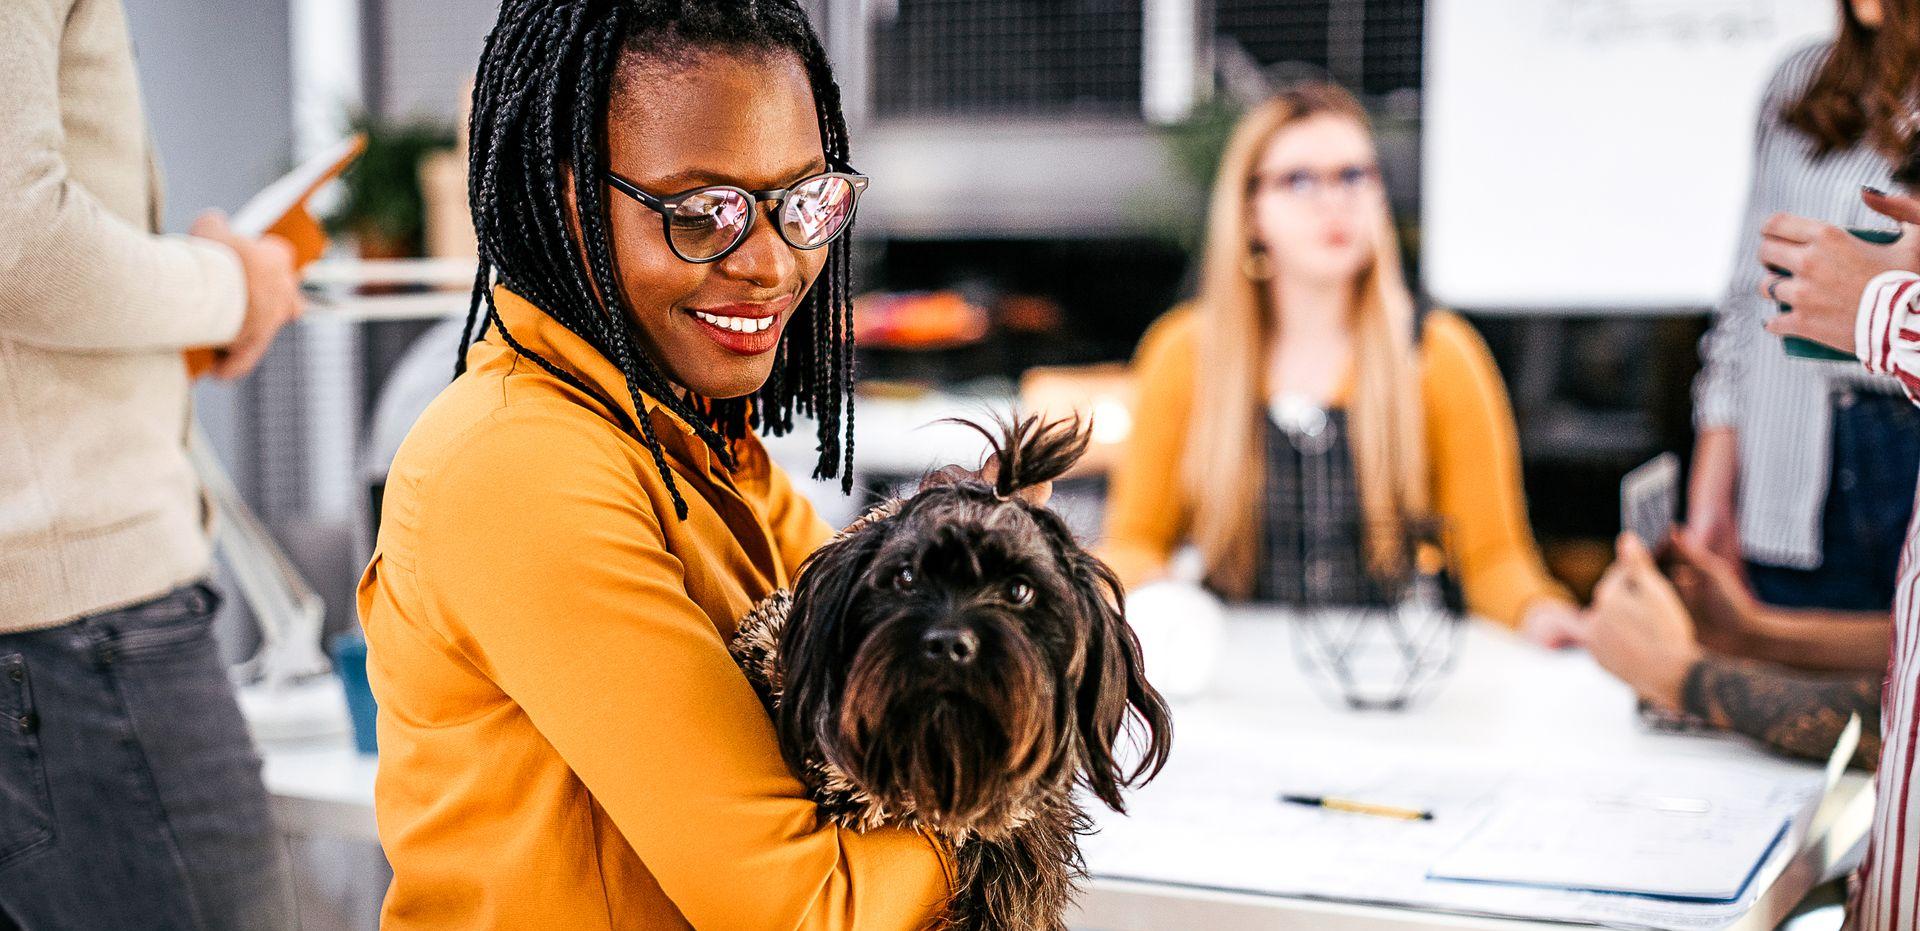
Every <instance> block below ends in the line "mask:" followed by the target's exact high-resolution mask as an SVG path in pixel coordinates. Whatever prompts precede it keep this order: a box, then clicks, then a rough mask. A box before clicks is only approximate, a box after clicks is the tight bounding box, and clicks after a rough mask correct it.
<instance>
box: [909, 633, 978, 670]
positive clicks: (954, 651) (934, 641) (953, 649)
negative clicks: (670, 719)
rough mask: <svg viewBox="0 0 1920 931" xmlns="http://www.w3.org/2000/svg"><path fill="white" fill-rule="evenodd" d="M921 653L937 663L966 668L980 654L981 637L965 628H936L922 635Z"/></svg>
mask: <svg viewBox="0 0 1920 931" xmlns="http://www.w3.org/2000/svg"><path fill="white" fill-rule="evenodd" d="M920 652H921V654H922V655H924V656H925V657H926V658H927V659H929V660H932V661H933V662H936V663H952V664H953V665H955V666H965V665H967V664H968V663H971V662H973V658H974V657H975V656H978V655H979V654H980V637H979V636H978V635H976V634H975V633H974V632H973V631H971V630H967V629H966V628H963V627H935V628H934V629H932V630H929V631H927V632H926V633H924V634H921V635H920Z"/></svg>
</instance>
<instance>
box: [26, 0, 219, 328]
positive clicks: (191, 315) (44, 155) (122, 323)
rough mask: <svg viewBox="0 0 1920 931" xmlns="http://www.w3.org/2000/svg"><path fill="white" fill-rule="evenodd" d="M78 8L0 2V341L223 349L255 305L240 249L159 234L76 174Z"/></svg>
mask: <svg viewBox="0 0 1920 931" xmlns="http://www.w3.org/2000/svg"><path fill="white" fill-rule="evenodd" d="M70 5H71V4H70V3H68V2H65V0H7V2H5V3H0V87H4V88H5V89H6V92H5V93H0V152H4V153H6V155H5V157H4V158H0V230H5V231H6V234H5V235H4V236H0V338H6V339H13V340H19V341H21V342H26V343H32V344H35V345H39V346H43V347H47V348H53V349H65V350H77V351H93V352H139V351H154V350H165V349H184V348H188V347H193V346H217V345H223V344H225V343H227V342H229V341H231V340H232V339H233V336H234V334H235V333H236V332H238V330H239V328H240V322H241V318H242V317H243V316H244V314H245V310H246V285H245V281H244V279H243V277H242V274H241V268H240V262H239V259H238V257H236V256H235V255H234V254H233V251H232V250H230V249H228V248H226V247H225V246H221V245H219V244H217V243H213V242H209V241H206V240H200V239H193V238H188V237H169V236H156V235H154V234H152V233H150V232H148V231H147V230H145V229H142V228H140V227H138V226H136V225H135V224H133V223H130V222H128V221H127V220H125V219H123V218H121V217H119V216H116V215H115V214H114V213H113V212H111V211H110V210H108V209H107V208H106V207H105V206H104V205H103V204H101V203H100V201H99V200H98V199H96V198H95V197H94V196H93V195H92V194H91V193H90V192H88V191H87V189H86V188H85V187H83V186H82V185H80V184H79V183H77V182H76V181H75V180H74V179H73V178H72V177H71V175H70V174H69V172H68V167H67V164H66V160H65V157H64V155H63V154H62V152H63V148H62V147H63V143H64V134H65V130H64V129H63V126H62V123H61V115H60V42H61V34H62V29H63V28H64V23H65V21H66V15H65V9H66V8H67V7H68V6H70ZM127 157H128V158H134V157H137V156H134V155H128V156H127ZM143 170H144V169H143Z"/></svg>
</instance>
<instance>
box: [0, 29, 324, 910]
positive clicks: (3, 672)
mask: <svg viewBox="0 0 1920 931" xmlns="http://www.w3.org/2000/svg"><path fill="white" fill-rule="evenodd" d="M160 198H161V193H160V185H159V181H158V174H157V171H156V169H155V166H154V160H153V157H152V146H151V143H150V141H149V138H148V135H147V127H146V119H145V116H144V114H143V112H142V109H141V102H140V89H139V85H138V82H137V80H136V77H135V73H134V66H133V53H132V45H131V40H130V39H129V37H128V33H127V26H126V19H125V13H124V11H123V10H122V8H121V4H120V0H4V2H0V928H9V927H16V926H17V927H22V928H136V927H137V928H221V929H225V928H285V927H292V926H293V923H294V919H293V915H292V910H291V900H290V894H289V891H288V890H289V882H288V874H287V869H286V865H285V859H284V854H283V853H282V852H281V849H280V844H279V843H278V841H277V839H276V837H275V836H274V834H273V830H272V823H271V819H270V818H269V816H268V812H267V798H266V792H265V789H264V787H263V786H262V784H261V781H260V760H259V757H258V754H257V753H256V752H255V750H254V748H253V746H252V743H251V742H250V740H249V738H248V735H247V732H246V729H245V723H244V721H243V720H242V719H241V716H240V712H239V708H238V705H237V704H236V702H235V700H234V696H233V693H232V689H231V687H230V686H229V685H228V682H227V678H226V674H225V669H224V668H223V666H222V665H221V663H220V660H219V657H218V655H217V652H216V650H215V645H214V641H213V638H212V636H211V631H210V626H211V623H212V617H213V612H214V609H215V607H216V605H217V603H218V600H219V599H218V596H217V595H216V594H215V592H214V591H213V589H212V588H210V587H209V586H208V583H207V581H206V580H207V578H208V575H209V572H210V563H211V556H210V545H209V541H208V534H207V515H208V509H207V507H206V505H205V503H204V499H203V496H202V494H201V490H200V488H199V486H198V483H197V481H196V480H195V477H194V473H193V470H192V467H191V466H190V465H189V463H188V460H187V456H186V450H185V442H186V436H187V430H188V424H189V422H190V420H191V411H190V408H189V395H188V386H189V381H190V378H189V374H188V371H187V365H186V362H185V358H184V355H183V353H184V352H185V351H186V350H188V349H194V348H210V349H214V350H216V353H215V359H216V361H215V363H214V368H213V374H215V375H218V376H222V377H228V378H231V377H237V376H239V375H242V374H244V373H246V372H247V371H248V370H250V369H251V368H252V367H253V366H254V364H255V363H257V362H258V361H259V359H260V358H261V356H262V355H263V354H264V353H265V352H266V350H267V348H268V346H269V345H270V344H271V342H272V340H273V338H274V334H275V333H276V331H278V330H279V329H280V327H281V326H282V325H283V324H284V323H286V322H287V321H288V320H290V319H292V318H293V317H295V316H297V315H298V314H299V312H300V310H301V299H300V292H299V285H298V281H297V279H296V277H295V274H294V269H293V261H292V254H291V251H290V249H289V248H288V247H287V245H286V243H284V242H281V241H279V240H277V239H271V238H269V239H264V240H252V239H246V238H242V237H239V236H236V235H235V234H234V233H233V232H232V231H231V230H229V229H228V228H227V225H226V223H225V221H224V219H222V218H220V217H219V216H217V215H209V216H207V217H203V218H202V219H201V220H200V221H199V222H198V223H197V224H195V226H194V228H193V230H192V234H193V235H189V236H163V235H160V234H159V233H158V228H159V220H158V218H159V216H160Z"/></svg>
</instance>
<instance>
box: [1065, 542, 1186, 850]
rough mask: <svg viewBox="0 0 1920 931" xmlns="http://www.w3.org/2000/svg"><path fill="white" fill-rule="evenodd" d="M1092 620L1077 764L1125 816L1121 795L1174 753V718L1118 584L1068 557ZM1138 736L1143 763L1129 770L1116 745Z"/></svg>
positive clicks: (1081, 558)
mask: <svg viewBox="0 0 1920 931" xmlns="http://www.w3.org/2000/svg"><path fill="white" fill-rule="evenodd" d="M1067 558H1068V561H1069V563H1070V565H1071V567H1072V573H1073V576H1074V589H1075V591H1077V592H1079V597H1080V599H1081V610H1082V613H1083V615H1084V616H1085V617H1086V618H1087V622H1088V625H1089V630H1088V631H1087V646H1086V662H1085V668H1084V669H1083V671H1082V673H1081V677H1080V689H1079V693H1078V694H1077V695H1076V696H1075V701H1076V703H1077V711H1078V717H1079V728H1080V753H1081V759H1080V766H1081V772H1082V778H1083V779H1084V780H1085V781H1086V785H1087V788H1088V789H1090V790H1091V791H1092V792H1093V794H1094V795H1095V796H1097V797H1099V799H1100V800H1101V801H1102V802H1105V803H1106V804H1107V807H1108V808H1111V809H1113V810H1114V811H1118V812H1125V811H1126V804H1125V803H1124V802H1123V801H1122V799H1121V797H1120V790H1121V789H1122V788H1124V787H1127V786H1133V785H1138V784H1140V783H1143V782H1146V781H1147V780H1149V779H1152V778H1153V777H1154V776H1156V775H1159V773H1160V769H1161V767H1163V766H1165V765H1166V763H1167V754H1168V752H1169V751H1171V750H1172V748H1173V715H1172V713H1171V712H1169V711H1168V710H1167V703H1166V700H1165V699H1163V698H1161V697H1160V693H1159V692H1158V691H1157V690H1155V689H1154V687H1153V685H1152V684H1151V683H1149V682H1148V681H1147V679H1146V676H1145V674H1144V673H1143V668H1144V665H1145V664H1144V663H1143V662H1142V660H1141V658H1140V641H1139V640H1138V639H1137V638H1136V637H1134V635H1133V628H1132V627H1129V626H1127V620H1126V617H1125V615H1124V613H1123V611H1124V605H1125V594H1124V593H1123V591H1122V589H1121V586H1120V579H1119V578H1118V577H1116V576H1115V575H1114V574H1113V570H1112V569H1110V568H1108V567H1107V564H1106V563H1103V562H1101V561H1100V560H1099V559H1097V558H1095V557H1094V556H1093V555H1091V554H1089V553H1086V552H1083V551H1075V552H1073V553H1072V554H1071V555H1070V556H1068V557H1067ZM1136 730H1137V731H1138V732H1140V733H1139V740H1138V741H1137V746H1138V748H1139V750H1140V752H1141V757H1140V761H1139V762H1138V763H1137V764H1135V765H1134V767H1133V769H1132V770H1131V771H1128V770H1127V769H1126V768H1125V765H1124V764H1123V763H1122V761H1121V760H1120V758H1119V755H1118V754H1117V753H1116V748H1115V744H1117V743H1119V742H1120V740H1121V738H1122V736H1123V735H1125V734H1128V733H1134V732H1136Z"/></svg>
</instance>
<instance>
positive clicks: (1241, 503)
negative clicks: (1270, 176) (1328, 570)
mask: <svg viewBox="0 0 1920 931" xmlns="http://www.w3.org/2000/svg"><path fill="white" fill-rule="evenodd" d="M1329 114H1331V115H1335V116H1341V117H1345V118H1349V119H1352V120H1353V121H1355V122H1356V123H1359V124H1360V126H1361V128H1362V129H1364V130H1366V131H1367V132H1368V133H1369V134H1371V132H1372V127H1371V123H1370V121H1369V120H1368V119H1367V114H1366V110H1365V109H1364V108H1362V107H1361V106H1360V103H1359V101H1357V100H1355V99H1354V98H1353V96H1352V95H1351V94H1348V93H1347V92H1346V91H1345V90H1343V89H1341V88H1340V87H1338V86H1336V85H1331V84H1308V85H1302V86H1300V87H1296V88H1293V89H1290V90H1287V91H1284V92H1282V93H1280V94H1279V95H1277V96H1275V97H1274V98H1272V99H1270V100H1268V101H1267V102H1265V103H1263V104H1261V105H1260V106H1258V107H1255V108H1254V109H1253V110H1251V111H1249V112H1248V113H1247V114H1246V115H1245V116H1244V117H1242V118H1241V120H1240V122H1239V125H1238V126H1236V127H1235V129H1234V132H1233V136H1232V138H1231V139H1230V140H1229V142H1228V144H1227V148H1226V152H1225V154H1224V155H1222V157H1221V159H1220V171H1219V174H1218V176H1217V177H1216V179H1215V181H1214V186H1213V195H1212V203H1211V205H1210V208H1209V212H1208V221H1207V241H1206V246H1205V251H1204V253H1203V255H1202V260H1201V261H1202V265H1201V278H1200V293H1199V300H1198V301H1197V303H1198V314H1199V316H1200V320H1199V324H1200V326H1199V328H1198V329H1199V334H1198V337H1199V338H1198V353H1199V358H1198V360H1197V361H1198V363H1199V365H1198V367H1197V369H1196V371H1198V372H1199V373H1200V375H1199V380H1198V383H1197V384H1196V385H1195V391H1194V406H1193V411H1192V416H1191V418H1190V420H1189V429H1188V433H1187V447H1186V450H1185V462H1184V466H1185V468H1184V469H1183V470H1182V472H1183V474H1184V475H1185V476H1186V480H1187V483H1188V487H1187V489H1186V491H1187V493H1188V500H1189V501H1191V502H1193V511H1192V516H1193V525H1192V536H1193V540H1194V542H1195V543H1196V544H1197V545H1198V546H1199V548H1200V552H1201V554H1202V555H1203V556H1204V557H1205V562H1206V572H1207V581H1208V583H1209V584H1210V585H1212V586H1213V587H1215V588H1216V589H1218V590H1219V591H1221V592H1223V593H1225V594H1228V595H1230V596H1236V597H1246V596H1247V595H1249V594H1251V592H1252V589H1253V579H1254V572H1255V568H1256V562H1257V560H1258V553H1259V539H1260V534H1261V533H1262V532H1263V530H1262V526H1263V521H1262V519H1261V517H1262V514H1263V512H1264V511H1265V504H1264V500H1263V499H1264V497H1265V495H1264V494H1263V488H1262V480H1263V478H1264V475H1265V466H1266V456H1265V438H1264V437H1265V433H1264V430H1265V425H1264V423H1263V421H1264V419H1265V417H1266V410H1267V403H1266V395H1267V391H1268V386H1267V378H1266V374H1267V373H1266V364H1267V359H1268V350H1269V348H1270V347H1271V346H1272V345H1273V341H1274V339H1275V337H1276V336H1277V326H1278V323H1277V315H1276V314H1272V313H1269V312H1268V308H1267V297H1266V290H1265V287H1264V285H1263V283H1262V282H1260V281H1256V280H1253V279H1252V278H1251V277H1250V276H1249V274H1248V269H1249V268H1250V267H1251V265H1252V263H1255V262H1259V261H1262V260H1263V259H1264V258H1265V257H1264V256H1255V254H1254V248H1253V235H1252V234H1253V216H1252V211H1251V199H1252V192H1253V191H1254V189H1255V182H1256V177H1255V174H1256V170H1257V168H1258V165H1259V161H1260V158H1261V156H1262V155H1263V154H1264V153H1265V152H1266V149H1267V146H1268V145H1269V144H1270V143H1271V142H1272V141H1273V139H1274V137H1275V136H1277V135H1278V134H1279V133H1280V132H1282V131H1283V130H1285V129H1287V128H1288V127H1290V126H1293V125H1295V124H1298V123H1300V122H1301V121H1303V120H1306V119H1308V118H1310V117H1314V116H1321V115H1329ZM1373 228H1374V234H1373V259H1372V261H1371V262H1370V263H1369V264H1368V266H1367V268H1366V269H1365V270H1364V271H1362V272H1361V274H1360V275H1359V277H1358V278H1357V279H1356V280H1355V282H1354V301H1353V316H1352V318H1351V320H1350V321H1349V323H1350V325H1351V327H1352V330H1353V337H1354V362H1353V365H1354V378H1353V393H1352V395H1351V397H1350V398H1349V399H1348V402H1347V443H1348V446H1349V448H1350V449H1351V450H1352V455H1353V465H1354V473H1355V476H1356V478H1357V480H1358V484H1359V491H1360V510H1361V514H1362V519H1363V520H1364V522H1365V527H1364V530H1365V534H1364V536H1365V541H1366V545H1367V551H1368V563H1369V566H1370V567H1371V569H1372V570H1373V572H1374V573H1375V574H1376V575H1379V576H1382V577H1386V578H1392V577H1394V576H1395V575H1396V574H1398V573H1399V571H1400V570H1401V568H1402V566H1403V565H1404V560H1405V558H1406V556H1405V552H1406V551H1405V543H1404V527H1405V524H1406V522H1407V521H1408V520H1411V519H1415V518H1419V517H1424V516H1425V515H1426V513H1427V509H1428V497H1429V496H1428V492H1427V482H1428V476H1427V460H1426V443H1425V433H1424V427H1423V424H1422V417H1421V399H1420V388H1419V377H1418V365H1417V362H1416V359H1415V355H1414V347H1413V297H1412V295H1411V294H1410V293H1409V292H1408V290H1407V285H1406V280H1405V279H1404V278H1403V277H1402V274H1401V269H1400V248H1399V237H1398V236H1396V235H1395V233H1394V229H1393V218H1392V215H1391V213H1390V212H1389V211H1388V210H1387V208H1386V206H1385V205H1384V202H1383V203H1382V206H1381V209H1380V215H1379V216H1378V217H1377V222H1376V223H1375V224H1373Z"/></svg>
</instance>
